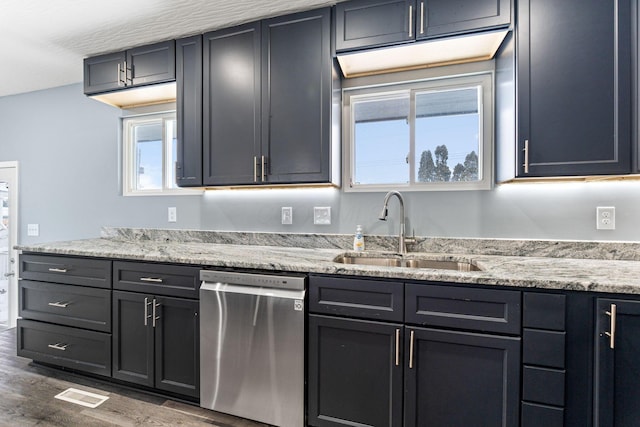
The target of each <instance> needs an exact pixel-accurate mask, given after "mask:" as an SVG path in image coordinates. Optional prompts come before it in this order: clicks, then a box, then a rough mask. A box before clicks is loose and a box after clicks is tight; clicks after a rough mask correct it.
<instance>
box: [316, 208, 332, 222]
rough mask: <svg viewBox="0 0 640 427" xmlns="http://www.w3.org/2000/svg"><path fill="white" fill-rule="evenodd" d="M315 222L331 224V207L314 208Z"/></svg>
mask: <svg viewBox="0 0 640 427" xmlns="http://www.w3.org/2000/svg"><path fill="white" fill-rule="evenodd" d="M313 223H314V224H315V225H330V224H331V207H329V206H325V207H314V208H313Z"/></svg>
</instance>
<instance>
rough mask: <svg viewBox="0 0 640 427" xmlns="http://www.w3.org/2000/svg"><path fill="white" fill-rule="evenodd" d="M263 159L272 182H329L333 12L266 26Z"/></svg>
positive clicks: (280, 20)
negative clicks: (331, 30) (331, 28)
mask: <svg viewBox="0 0 640 427" xmlns="http://www.w3.org/2000/svg"><path fill="white" fill-rule="evenodd" d="M262 64H263V67H264V68H263V70H262V154H263V155H264V156H265V157H266V159H265V160H266V169H267V181H268V182H269V183H316V182H317V183H319V182H328V181H329V161H330V149H331V84H332V64H331V48H330V10H329V9H319V10H314V11H310V12H305V13H299V14H294V15H288V16H285V17H278V18H274V19H269V20H266V21H264V22H263V24H262Z"/></svg>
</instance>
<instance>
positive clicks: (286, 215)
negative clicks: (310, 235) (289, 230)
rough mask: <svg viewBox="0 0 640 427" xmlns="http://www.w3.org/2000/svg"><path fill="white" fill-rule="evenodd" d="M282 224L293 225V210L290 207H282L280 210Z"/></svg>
mask: <svg viewBox="0 0 640 427" xmlns="http://www.w3.org/2000/svg"><path fill="white" fill-rule="evenodd" d="M282 224H283V225H291V224H293V208H292V207H290V206H289V207H283V208H282Z"/></svg>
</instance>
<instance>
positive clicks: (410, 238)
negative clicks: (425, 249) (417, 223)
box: [404, 228, 417, 244]
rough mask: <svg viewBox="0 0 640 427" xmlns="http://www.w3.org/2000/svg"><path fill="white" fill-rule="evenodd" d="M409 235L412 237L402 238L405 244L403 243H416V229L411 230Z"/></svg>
mask: <svg viewBox="0 0 640 427" xmlns="http://www.w3.org/2000/svg"><path fill="white" fill-rule="evenodd" d="M411 233H412V236H411V237H405V238H404V242H405V243H412V244H413V243H417V240H416V229H415V228H413V229H412V230H411Z"/></svg>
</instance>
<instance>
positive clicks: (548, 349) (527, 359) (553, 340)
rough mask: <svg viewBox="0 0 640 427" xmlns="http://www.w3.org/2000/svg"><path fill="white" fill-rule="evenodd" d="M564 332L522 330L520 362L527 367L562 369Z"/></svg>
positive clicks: (563, 361) (563, 362)
mask: <svg viewBox="0 0 640 427" xmlns="http://www.w3.org/2000/svg"><path fill="white" fill-rule="evenodd" d="M565 335H566V334H565V332H554V331H539V330H536V329H524V330H523V332H522V362H523V363H525V364H527V365H538V366H547V367H550V368H558V369H564V365H565V357H564V354H565V353H564V351H565V344H564V343H565Z"/></svg>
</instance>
